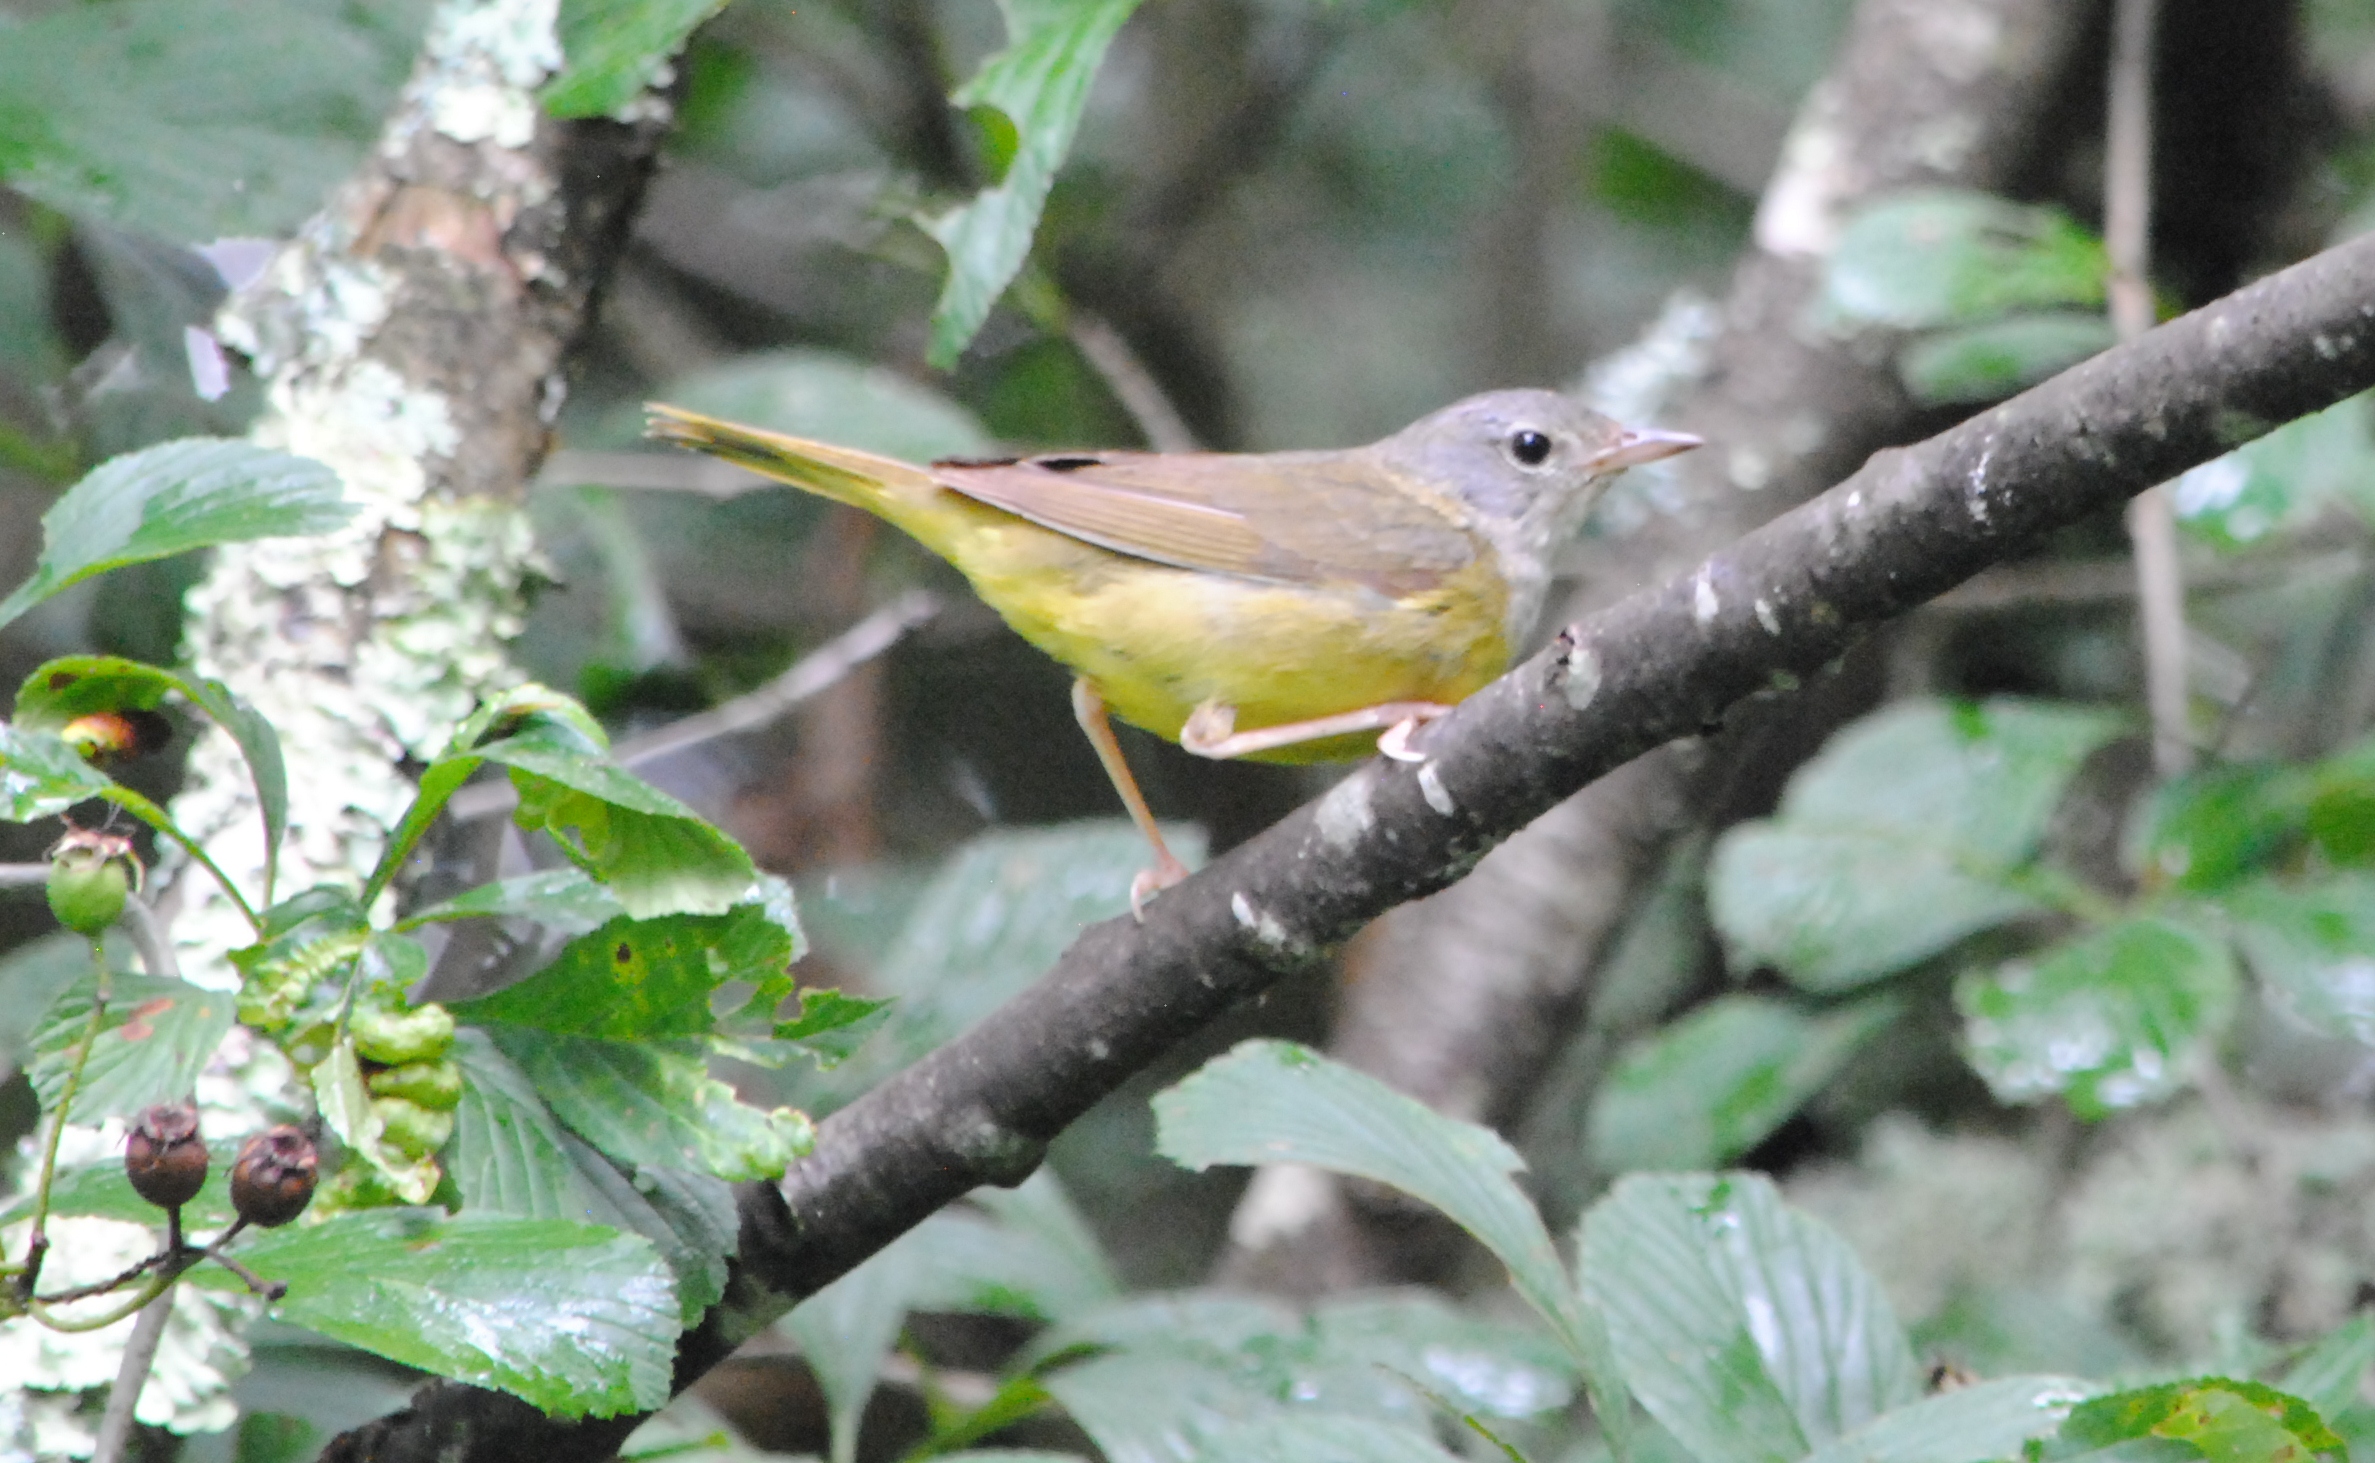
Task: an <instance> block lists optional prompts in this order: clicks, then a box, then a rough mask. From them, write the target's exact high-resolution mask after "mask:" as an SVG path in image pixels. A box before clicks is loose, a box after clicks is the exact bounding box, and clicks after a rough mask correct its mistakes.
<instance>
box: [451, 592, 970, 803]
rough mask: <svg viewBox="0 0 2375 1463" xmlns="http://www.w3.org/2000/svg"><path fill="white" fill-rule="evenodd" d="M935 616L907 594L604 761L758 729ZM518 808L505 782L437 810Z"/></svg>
mask: <svg viewBox="0 0 2375 1463" xmlns="http://www.w3.org/2000/svg"><path fill="white" fill-rule="evenodd" d="M938 613H940V600H939V598H938V596H936V595H933V594H931V593H928V592H927V591H924V590H921V589H914V590H909V591H908V592H907V593H905V594H902V595H900V596H899V597H898V598H897V599H895V600H892V601H891V602H890V603H889V604H887V605H884V606H883V607H882V608H881V609H879V610H876V611H875V612H874V613H873V614H870V615H868V616H867V617H866V618H864V619H862V620H860V621H858V622H857V623H856V624H855V625H852V626H850V627H849V628H848V629H847V630H844V631H842V632H841V633H840V634H839V635H836V636H834V637H833V638H832V639H830V640H828V641H826V642H825V643H824V644H823V645H820V646H818V647H817V648H816V649H815V650H813V651H811V652H809V653H808V654H807V655H804V656H802V657H800V659H799V660H797V661H795V662H794V663H793V664H792V666H791V668H790V669H788V670H786V671H785V672H784V673H783V674H781V675H779V676H777V677H776V678H775V679H774V680H771V681H769V682H767V684H765V685H763V686H761V687H759V688H758V689H757V690H755V691H748V692H745V693H744V694H742V695H740V696H737V697H735V698H734V699H733V700H731V701H727V702H724V703H722V704H720V705H717V706H713V707H711V708H710V709H709V710H707V711H704V712H700V713H698V714H697V715H693V716H688V717H685V718H684V719H682V720H680V721H672V722H670V723H668V724H667V725H666V726H663V727H660V728H659V729H658V730H656V731H651V732H647V733H645V734H644V735H642V736H637V737H629V738H627V739H626V740H625V741H623V742H620V743H619V744H618V746H616V747H615V748H613V749H612V751H611V756H612V758H613V760H615V761H616V762H618V763H619V765H620V766H622V767H640V766H642V765H644V764H645V763H648V762H656V761H658V760H659V759H660V758H662V757H665V756H667V755H669V754H670V753H672V752H681V751H683V750H685V749H686V748H687V747H694V746H699V745H700V744H701V743H703V742H709V741H715V740H716V739H717V738H719V737H723V736H731V735H733V734H734V733H736V732H744V731H749V730H751V729H752V728H754V727H760V726H765V725H766V724H767V723H768V722H771V721H773V720H775V719H776V718H777V717H779V716H781V715H783V714H784V713H785V712H787V711H789V710H791V709H792V708H793V707H795V706H798V705H799V704H800V703H802V702H804V701H807V700H809V699H811V698H812V697H815V696H816V695H818V694H819V693H820V692H822V691H824V690H825V689H826V688H828V687H830V686H832V685H833V684H835V683H836V682H838V681H840V680H841V678H842V677H844V676H846V675H848V674H849V673H850V672H851V671H853V670H856V669H857V668H858V667H859V666H862V665H864V664H865V663H866V662H868V661H870V660H872V659H874V657H876V656H878V655H880V654H882V653H883V652H884V651H886V650H888V649H890V648H891V647H892V646H894V645H896V644H898V643H899V641H900V639H901V638H902V637H904V636H905V635H906V634H907V632H908V631H910V630H912V629H914V628H915V627H916V626H918V625H920V624H922V623H923V622H924V621H926V620H928V619H930V618H932V616H934V615H936V614H938ZM518 804H519V794H518V793H517V792H515V791H513V789H512V786H511V784H510V783H509V782H483V783H479V784H477V785H475V786H472V787H466V788H464V789H462V790H461V791H460V792H458V793H456V794H454V796H453V799H452V801H450V802H448V803H447V804H446V805H445V807H446V812H447V813H448V814H449V815H450V816H451V817H452V818H453V819H454V820H455V821H456V822H461V823H467V822H469V821H471V820H472V819H476V818H486V817H492V816H493V815H495V814H497V813H505V812H509V811H510V810H511V809H512V808H514V807H516V806H518Z"/></svg>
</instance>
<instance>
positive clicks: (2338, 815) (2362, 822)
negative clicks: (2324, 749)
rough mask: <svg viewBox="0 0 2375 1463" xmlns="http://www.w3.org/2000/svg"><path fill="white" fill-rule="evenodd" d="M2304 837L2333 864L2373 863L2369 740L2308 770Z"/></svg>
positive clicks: (2374, 784)
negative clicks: (2305, 832)
mask: <svg viewBox="0 0 2375 1463" xmlns="http://www.w3.org/2000/svg"><path fill="white" fill-rule="evenodd" d="M2308 824H2309V837H2310V840H2311V841H2312V842H2314V843H2315V844H2316V845H2317V848H2318V851H2319V852H2320V853H2323V854H2324V855H2325V856H2326V857H2327V858H2329V859H2331V860H2332V861H2333V862H2335V863H2337V864H2346V865H2352V866H2357V867H2364V866H2367V865H2370V864H2375V739H2369V740H2367V741H2363V742H2360V743H2358V744H2357V745H2355V746H2350V747H2345V748H2344V749H2342V750H2341V751H2339V752H2336V753H2335V754H2334V755H2333V756H2331V757H2328V758H2326V759H2325V760H2324V761H2322V762H2320V763H2318V764H2317V765H2316V766H2314V767H2313V768H2311V769H2310V771H2309V811H2308Z"/></svg>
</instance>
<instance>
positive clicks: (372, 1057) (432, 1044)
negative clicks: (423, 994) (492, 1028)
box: [347, 1004, 454, 1067]
mask: <svg viewBox="0 0 2375 1463" xmlns="http://www.w3.org/2000/svg"><path fill="white" fill-rule="evenodd" d="M347 1030H349V1031H351V1032H353V1033H354V1038H355V1055H357V1056H359V1057H361V1058H363V1059H364V1060H365V1061H370V1062H377V1063H379V1064H380V1065H381V1066H383V1067H401V1066H403V1065H405V1064H406V1063H407V1062H429V1061H435V1060H436V1059H437V1058H439V1057H442V1056H444V1055H445V1054H446V1053H447V1052H448V1051H450V1050H451V1049H452V1048H453V1044H454V1017H453V1013H452V1012H451V1011H448V1010H446V1009H445V1008H444V1007H443V1006H439V1005H434V1004H432V1005H427V1006H415V1007H413V1008H412V1009H411V1010H409V1011H387V1010H361V1011H357V1012H355V1014H354V1019H353V1020H351V1021H349V1022H348V1023H347Z"/></svg>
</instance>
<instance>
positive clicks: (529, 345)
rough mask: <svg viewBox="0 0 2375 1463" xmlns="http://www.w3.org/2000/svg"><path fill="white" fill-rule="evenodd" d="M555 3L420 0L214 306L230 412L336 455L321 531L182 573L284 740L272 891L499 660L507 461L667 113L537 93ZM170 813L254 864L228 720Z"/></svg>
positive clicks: (192, 636) (207, 636) (515, 453)
mask: <svg viewBox="0 0 2375 1463" xmlns="http://www.w3.org/2000/svg"><path fill="white" fill-rule="evenodd" d="M557 14H558V4H557V0H445V3H443V4H441V5H440V6H439V7H438V8H437V10H436V12H435V14H434V16H433V18H432V20H431V22H430V28H429V33H428V38H427V41H426V44H425V46H424V49H423V52H422V55H421V58H420V61H419V63H418V65H417V66H416V68H415V70H414V73H413V76H412V78H411V80H410V82H409V83H408V84H407V85H406V87H405V90H404V93H403V97H402V99H401V101H400V102H399V104H398V106H397V108H396V111H395V113H394V114H393V115H392V116H391V117H390V118H389V120H388V122H387V124H386V127H385V129H384V130H383V132H382V133H381V136H380V140H379V143H378V146H377V147H376V148H375V149H374V151H373V153H372V155H371V157H370V159H369V160H368V162H366V164H365V165H364V167H363V168H362V170H361V171H360V172H359V173H358V174H357V175H356V176H355V177H354V178H353V179H351V180H350V181H349V182H348V183H347V184H346V185H345V186H344V187H343V188H342V189H341V190H340V191H339V193H338V195H337V196H336V197H335V198H334V199H332V200H331V202H330V204H329V205H328V207H326V208H325V209H324V210H323V211H322V212H321V213H320V214H318V215H317V216H315V217H314V218H313V219H312V220H311V221H310V222H308V223H307V224H306V226H305V227H304V229H303V230H302V231H301V232H300V234H299V235H298V237H297V238H296V239H295V240H294V241H292V242H291V243H289V244H288V245H287V246H286V247H284V248H283V249H282V250H281V251H280V252H279V253H278V254H277V255H276V256H275V257H274V258H273V260H272V261H271V263H270V265H269V266H268V267H267V268H266V269H265V270H264V272H263V274H262V275H261V276H260V277H259V278H258V279H256V280H255V281H253V282H252V283H250V284H249V285H248V286H247V287H246V288H244V289H243V290H241V291H240V292H239V293H238V294H237V295H236V296H235V297H234V298H233V300H232V301H231V303H230V305H229V306H228V307H227V308H226V310H225V312H224V314H223V317H222V320H221V330H222V334H223V336H224V338H225V339H226V340H227V341H229V343H231V344H232V345H234V346H236V347H238V348H239V349H241V350H243V351H245V352H246V353H247V354H248V355H249V357H250V358H251V359H252V360H253V362H254V364H255V368H256V370H257V371H258V373H259V374H261V375H262V376H263V377H264V378H265V379H266V382H267V386H268V393H267V401H268V404H267V407H266V410H265V413H264V415H263V417H262V418H261V419H260V420H259V421H258V422H257V424H256V426H255V428H254V431H253V434H252V435H253V436H254V437H255V438H256V440H258V441H260V442H263V443H266V444H269V445H271V446H276V447H283V448H286V449H288V450H290V451H293V452H298V453H302V454H304V455H306V456H309V457H315V458H319V459H320V460H322V461H323V462H326V463H328V464H329V465H330V466H332V467H334V468H336V469H337V470H338V472H339V474H340V475H341V477H343V478H344V480H345V483H346V489H347V494H348V496H349V497H350V498H351V499H353V500H354V501H355V502H357V503H359V504H360V505H361V506H362V511H361V512H360V513H359V514H358V515H357V517H356V518H355V520H354V522H353V523H352V524H350V525H349V526H348V527H347V528H346V529H345V530H343V531H341V532H339V533H337V534H334V535H331V536H329V537H327V538H321V539H307V540H274V541H268V542H264V543H259V544H250V545H242V546H238V547H234V548H231V549H226V550H225V551H223V552H222V554H221V555H220V556H219V557H218V558H217V559H216V562H215V565H214V568H213V570H212V572H211V573H210V574H209V575H208V576H207V578H206V579H205V580H204V581H203V582H201V583H200V584H199V585H198V586H197V587H196V588H194V589H193V590H192V591H191V593H190V597H189V611H190V620H189V629H188V649H189V655H190V659H191V661H192V662H193V664H194V665H195V666H196V668H197V669H198V670H199V671H201V672H202V673H204V674H206V675H210V676H215V677H219V678H220V679H222V680H223V681H225V682H226V683H227V684H229V685H230V686H231V688H232V689H233V690H234V691H235V692H237V693H238V694H239V695H240V696H241V697H243V698H244V699H246V700H247V701H248V702H249V703H250V704H252V705H254V706H255V707H256V708H257V709H259V710H260V711H262V712H263V713H264V714H265V716H266V717H268V718H269V719H270V720H271V722H272V724H273V725H274V726H275V727H276V728H277V729H278V730H279V732H280V736H281V739H282V743H283V746H284V748H285V751H286V755H287V759H288V764H289V787H290V816H289V839H288V843H287V846H286V848H285V849H284V851H283V853H282V858H281V868H280V877H279V881H278V888H277V890H276V891H275V892H276V894H282V895H285V894H287V893H289V892H292V891H294V890H299V889H303V888H306V887H308V886H309V885H312V884H316V883H336V884H341V885H344V886H346V887H349V888H354V887H358V886H359V885H360V883H361V880H362V878H363V876H364V875H365V874H366V873H368V872H369V870H370V868H371V866H372V864H373V862H374V861H375V860H376V859H377V858H378V856H379V852H380V849H381V848H382V846H383V844H384V840H385V836H386V832H387V830H388V829H389V828H390V827H392V826H393V825H394V823H395V821H396V819H397V818H398V817H399V816H400V815H401V813H402V812H403V809H404V807H405V805H406V804H407V803H408V802H409V801H410V799H411V796H412V786H411V783H410V782H409V780H408V779H407V778H406V776H405V774H404V771H403V764H404V763H405V762H406V761H407V760H408V759H415V758H426V757H428V756H431V755H433V754H434V753H435V752H436V751H438V750H439V746H440V743H441V741H442V739H443V737H444V736H445V735H446V734H447V733H448V731H449V730H450V729H451V728H452V726H453V725H454V724H455V723H456V722H457V721H459V720H460V719H461V718H462V717H463V716H465V715H466V714H468V712H469V711H470V710H471V709H472V707H473V706H475V705H476V704H477V702H478V700H479V698H480V697H481V696H483V695H484V694H485V693H486V692H488V691H489V690H492V689H494V688H496V687H498V686H501V685H503V684H505V683H507V682H509V681H511V680H513V679H515V678H516V672H515V671H514V670H513V669H512V667H511V662H510V659H509V657H508V654H507V652H506V649H505V645H506V642H507V641H508V640H509V638H510V637H511V636H512V635H513V634H514V633H515V632H516V631H517V630H518V628H519V623H520V609H521V606H520V586H521V581H522V578H523V576H524V575H525V574H526V572H527V570H528V567H529V565H530V562H531V555H532V553H533V549H532V546H531V544H530V539H529V531H528V524H527V519H526V516H525V514H524V512H523V511H522V509H523V500H524V489H525V485H526V483H527V482H528V480H529V479H530V478H531V477H532V476H533V474H534V471H535V468H536V466H537V463H538V462H539V461H540V460H541V459H542V457H543V455H544V452H545V449H546V445H547V438H548V435H549V431H550V428H551V424H552V421H553V419H554V416H555V414H556V413H557V412H558V411H559V409H560V405H561V401H562V398H563V396H564V394H565V387H564V382H563V378H562V374H561V364H562V357H563V354H564V352H565V351H566V349H567V348H568V346H569V344H570V343H571V342H572V341H573V340H574V339H575V338H576V336H577V335H578V333H579V331H580V329H581V327H582V326H583V324H584V322H585V319H586V315H587V311H588V309H589V306H590V304H591V302H592V299H593V295H594V290H595V287H596V285H597V283H598V281H599V280H600V278H601V276H602V274H603V273H604V271H605V270H606V269H607V268H608V266H609V263H610V261H611V260H612V259H614V258H615V257H616V255H617V253H618V249H619V245H620V242H621V240H622V237H623V229H624V225H625V222H626V220H627V218H628V217H629V215H630V213H631V211H632V209H633V207H634V205H635V202H636V200H637V198H638V196H639V194H640V191H641V187H642V183H643V179H644V176H645V174H646V172H647V170H648V167H649V163H650V159H651V157H652V153H653V149H654V147H655V146H656V144H657V142H658V139H659V136H660V134H661V131H662V128H663V125H664V122H665V118H666V112H667V109H666V107H665V106H661V105H657V104H656V103H654V104H652V105H647V106H644V107H642V108H639V109H638V110H639V111H640V112H641V113H642V114H643V115H640V116H638V117H637V118H636V119H635V120H632V121H627V122H617V121H591V122H571V123H561V122H556V121H554V120H553V119H551V118H549V117H547V116H546V115H545V114H544V113H543V111H542V109H541V108H540V107H539V105H538V103H537V99H536V92H537V88H538V87H540V86H541V85H543V84H544V82H545V81H546V80H548V79H549V78H550V77H551V75H552V74H553V73H554V71H555V70H556V69H557V68H558V67H559V66H560V64H561V51H560V43H559V41H558V39H557V37H556V34H555V30H554V26H555V22H556V18H557ZM173 812H174V815H175V817H176V818H177V819H179V820H180V821H181V823H182V825H183V826H184V827H185V828H188V829H189V830H190V831H191V832H192V833H193V834H194V835H195V836H196V837H198V838H199V839H201V840H203V841H204V843H205V844H206V846H207V848H208V850H209V851H210V853H211V854H212V855H213V856H214V858H215V859H216V861H217V862H219V863H220V864H222V865H223V867H224V868H225V869H226V870H227V871H228V872H229V873H230V874H231V876H232V877H234V878H236V879H242V880H246V881H250V888H251V892H252V891H253V890H254V888H255V886H256V881H260V879H261V877H262V873H263V868H264V849H263V839H262V834H261V830H260V824H259V823H258V820H257V818H256V813H255V806H254V800H253V793H252V789H251V788H250V785H249V782H248V779H247V774H246V772H245V770H244V768H243V767H242V765H241V764H240V762H239V760H238V756H237V753H236V752H235V751H234V749H233V748H232V747H231V745H230V742H229V739H228V738H226V737H222V736H219V735H217V736H210V737H208V738H207V739H205V740H204V741H202V742H201V743H200V744H199V745H198V747H197V748H196V749H195V751H194V752H193V754H192V757H191V764H190V773H189V781H188V784H187V787H186V789H185V791H184V792H183V793H182V795H181V796H180V797H179V798H178V799H177V800H176V801H175V804H174V808H173ZM183 882H184V884H185V886H186V892H185V893H184V895H183V900H184V902H183V904H182V907H181V909H180V911H179V913H178V916H177V919H176V922H175V935H176V938H177V940H178V941H179V942H180V944H181V946H182V948H183V950H184V952H185V957H184V958H185V964H186V966H187V967H188V968H189V970H190V973H191V974H192V976H193V977H194V978H196V979H199V980H202V981H207V982H208V983H211V984H229V983H230V980H231V977H230V974H229V972H228V969H227V967H226V966H225V965H224V963H223V953H224V952H225V951H226V950H228V949H230V948H232V947H234V946H237V945H241V944H245V943H247V942H248V940H249V939H250V938H251V936H250V935H249V933H248V932H247V930H246V928H245V925H244V922H243V921H242V920H241V918H240V916H239V914H238V912H237V911H236V910H235V909H233V908H232V907H231V906H230V905H229V903H228V902H227V901H225V900H223V899H222V898H221V897H220V896H219V894H217V893H216V892H215V891H214V890H213V889H212V888H211V886H210V885H209V884H207V883H206V882H205V881H199V880H185V881H183Z"/></svg>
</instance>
